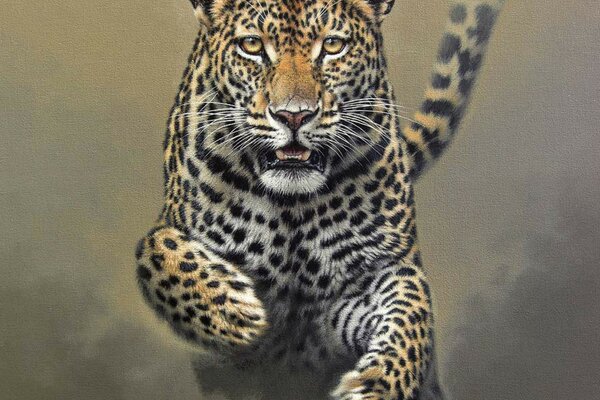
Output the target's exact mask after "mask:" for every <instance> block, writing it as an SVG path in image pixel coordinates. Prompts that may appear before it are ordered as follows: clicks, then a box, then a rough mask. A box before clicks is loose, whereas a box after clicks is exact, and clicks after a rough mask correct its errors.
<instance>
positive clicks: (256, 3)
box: [191, 0, 394, 195]
mask: <svg viewBox="0 0 600 400" xmlns="http://www.w3.org/2000/svg"><path fill="white" fill-rule="evenodd" d="M393 3H394V0H302V1H300V0H246V1H241V0H240V1H237V0H192V4H193V5H194V9H195V13H196V16H197V18H198V20H199V21H200V23H201V24H202V25H203V30H204V32H205V33H204V34H205V36H204V37H205V38H206V39H205V40H206V42H207V43H205V44H204V46H206V49H207V51H206V53H205V54H206V57H208V60H207V65H208V66H206V65H204V66H203V68H208V69H210V71H211V74H212V75H211V76H212V78H213V79H212V81H213V88H212V91H208V93H207V91H198V93H192V99H191V102H192V103H195V104H204V106H203V107H204V109H203V110H204V112H206V113H207V115H209V116H210V117H211V119H212V122H211V124H213V127H214V129H212V130H206V132H205V134H206V135H207V136H210V137H208V138H207V139H208V140H207V142H208V143H212V145H210V144H209V145H207V146H208V147H209V148H210V150H211V151H212V152H213V153H214V154H218V155H220V156H221V157H226V158H229V159H230V158H232V157H238V159H240V160H244V162H243V163H240V165H243V167H244V168H245V169H247V170H249V171H248V172H249V173H250V174H251V175H252V176H254V177H255V178H256V179H257V180H258V183H259V184H260V185H262V187H264V188H266V189H267V190H269V191H272V192H275V193H280V194H286V195H294V194H310V193H315V192H318V191H319V190H320V189H322V188H324V187H326V186H327V182H328V180H330V179H332V177H334V176H335V173H336V172H337V171H340V170H342V169H344V168H346V169H347V168H350V167H352V166H354V167H356V168H361V167H362V166H363V165H365V164H366V163H368V161H369V157H373V156H372V153H373V152H377V151H378V149H382V148H384V147H385V144H386V143H387V142H389V130H387V129H386V128H385V126H386V124H388V125H389V123H390V122H389V119H388V120H387V121H386V118H389V112H387V111H389V109H388V108H387V106H390V104H391V100H392V99H391V96H392V95H391V88H390V85H389V82H388V80H387V71H386V62H385V58H384V56H383V49H382V39H381V21H382V20H383V18H384V17H385V15H386V14H388V13H389V12H390V10H391V8H392V5H393ZM197 64H198V65H199V64H200V63H197ZM194 97H195V98H194ZM207 105H208V106H207ZM211 132H212V133H211ZM379 152H381V150H379Z"/></svg>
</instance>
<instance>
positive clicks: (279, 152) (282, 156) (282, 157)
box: [275, 149, 287, 161]
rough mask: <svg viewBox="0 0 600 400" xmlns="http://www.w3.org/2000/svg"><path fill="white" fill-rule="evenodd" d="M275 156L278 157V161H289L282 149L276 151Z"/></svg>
mask: <svg viewBox="0 0 600 400" xmlns="http://www.w3.org/2000/svg"><path fill="white" fill-rule="evenodd" d="M275 155H276V156H277V159H278V160H280V161H285V160H287V155H286V154H285V152H284V151H283V150H281V149H278V150H276V151H275Z"/></svg>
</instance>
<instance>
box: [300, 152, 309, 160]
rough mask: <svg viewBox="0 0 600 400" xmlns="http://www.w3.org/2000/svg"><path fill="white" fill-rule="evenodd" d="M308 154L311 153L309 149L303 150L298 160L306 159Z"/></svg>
mask: <svg viewBox="0 0 600 400" xmlns="http://www.w3.org/2000/svg"><path fill="white" fill-rule="evenodd" d="M310 154H311V151H310V150H306V151H303V152H302V154H301V155H300V160H301V161H308V159H309V158H310Z"/></svg>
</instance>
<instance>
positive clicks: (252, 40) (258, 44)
mask: <svg viewBox="0 0 600 400" xmlns="http://www.w3.org/2000/svg"><path fill="white" fill-rule="evenodd" d="M238 46H239V47H240V49H241V50H242V51H243V52H244V53H246V54H249V55H251V56H258V55H260V54H261V53H262V52H263V49H264V45H263V42H262V40H260V38H259V37H258V36H246V37H244V38H242V39H241V40H240V41H239V43H238Z"/></svg>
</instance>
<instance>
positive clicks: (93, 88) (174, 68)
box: [0, 0, 600, 400]
mask: <svg viewBox="0 0 600 400" xmlns="http://www.w3.org/2000/svg"><path fill="white" fill-rule="evenodd" d="M396 3H397V4H396V7H395V9H394V11H393V13H392V15H391V16H390V17H389V19H388V20H387V22H386V23H385V31H386V32H385V35H386V38H387V52H388V57H389V59H390V66H391V69H392V76H393V78H394V83H395V87H396V93H397V97H398V100H399V102H401V103H402V104H403V105H405V106H409V107H417V106H418V104H419V100H420V99H421V93H422V90H423V88H424V86H425V82H426V81H427V78H428V75H429V71H430V66H431V65H432V61H433V58H434V55H435V50H436V48H437V42H438V39H439V37H440V34H441V32H442V29H443V25H444V20H445V18H444V16H445V14H446V10H447V2H446V1H445V0H400V1H397V2H396ZM196 28H197V27H196V21H195V19H194V17H193V14H192V10H191V7H190V5H189V2H188V1H187V0H176V1H165V2H152V3H151V4H150V3H148V2H147V1H142V0H130V1H121V2H98V1H92V0H60V1H58V0H46V1H43V2H35V3H34V2H22V1H14V0H12V1H4V2H3V4H2V12H1V13H0V43H1V47H0V135H1V146H0V232H1V233H2V235H1V240H0V269H1V274H2V279H0V305H1V306H0V360H1V361H0V398H1V399H11V400H12V399H19V400H21V399H22V400H25V399H62V400H68V399H89V400H94V399H127V400H129V399H132V400H136V399H157V400H162V399H174V398H186V399H192V398H194V399H208V396H203V395H202V393H200V392H199V390H198V388H197V386H196V384H195V382H194V376H193V373H192V370H191V368H190V357H191V355H192V354H193V350H192V349H191V348H189V347H186V346H184V345H182V344H180V343H178V342H176V341H175V340H174V339H173V336H172V335H171V334H170V333H169V331H168V329H167V328H166V327H165V326H164V325H162V324H159V323H157V321H156V320H155V319H154V317H153V315H152V314H151V312H150V311H149V310H148V309H146V307H145V306H144V305H143V303H142V299H141V296H140V295H139V294H138V291H137V288H136V284H135V281H134V260H133V248H134V245H135V243H136V241H137V239H138V238H139V237H141V235H143V234H144V233H145V232H146V230H147V229H148V228H149V227H150V226H151V223H152V221H153V220H154V218H155V217H156V216H157V213H158V211H159V208H160V206H161V197H162V186H161V185H162V173H161V162H162V161H161V160H162V152H161V148H162V140H163V132H164V126H165V121H166V118H167V114H168V110H169V108H170V106H171V102H172V99H173V97H174V95H175V93H176V88H177V86H178V84H179V78H180V75H181V72H182V70H183V67H184V65H185V61H186V58H187V56H188V52H189V50H190V49H191V46H192V43H193V41H194V38H195V34H196ZM599 76H600V8H599V7H598V3H597V0H593V1H592V0H578V1H576V2H575V1H571V2H565V1H561V0H527V1H525V0H510V1H509V2H508V5H507V7H506V9H505V11H504V13H503V14H502V16H501V18H500V21H499V23H498V26H497V29H496V32H495V34H494V36H493V38H492V43H491V46H490V51H489V54H488V57H487V62H486V64H485V67H484V69H483V72H482V76H481V79H480V81H479V86H478V87H477V89H476V90H475V98H474V100H473V102H472V106H471V108H470V113H469V114H468V116H467V119H466V121H465V123H464V125H463V127H462V131H461V132H460V134H459V137H458V138H457V140H456V141H455V143H454V145H453V146H452V147H451V150H450V151H449V152H448V153H447V154H446V155H445V157H443V159H442V160H441V161H440V162H439V163H438V164H437V165H436V166H435V168H433V169H432V170H431V171H430V172H429V173H428V174H427V175H426V176H425V177H424V178H423V179H422V180H421V182H420V183H419V185H418V189H417V191H418V193H417V194H418V197H417V204H418V209H419V229H420V239H421V242H422V248H423V257H424V260H425V264H426V266H427V269H428V273H429V275H430V278H431V281H432V286H433V290H434V295H435V309H436V318H437V331H436V332H437V345H438V348H437V352H438V357H439V360H440V372H441V377H442V380H443V382H444V383H445V387H446V390H447V392H448V394H449V395H450V396H449V397H451V398H453V399H456V400H470V399H483V398H485V399H486V400H495V399H527V400H529V399H531V400H538V399H539V400H542V399H543V400H548V399H566V398H569V399H580V400H593V399H597V398H598V391H599V390H600V344H599V342H600V333H599V329H600V301H599V300H598V298H599V295H600V205H599V200H600V134H599V127H600V104H599V101H600V79H599ZM217 397H218V396H217ZM217 397H214V396H211V399H214V398H217ZM219 398H220V397H219Z"/></svg>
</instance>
